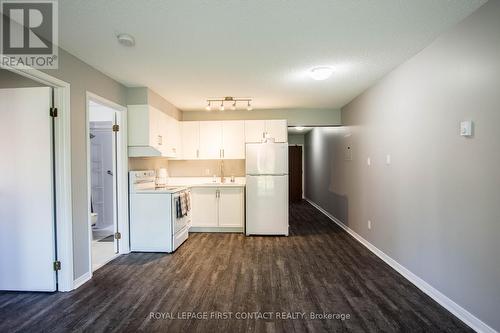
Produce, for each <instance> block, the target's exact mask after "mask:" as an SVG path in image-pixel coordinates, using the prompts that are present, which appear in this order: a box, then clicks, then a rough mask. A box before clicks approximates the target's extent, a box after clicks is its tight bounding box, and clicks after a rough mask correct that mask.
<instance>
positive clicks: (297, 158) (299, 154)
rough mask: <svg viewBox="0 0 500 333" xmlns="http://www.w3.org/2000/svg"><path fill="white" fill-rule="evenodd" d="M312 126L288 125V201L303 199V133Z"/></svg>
mask: <svg viewBox="0 0 500 333" xmlns="http://www.w3.org/2000/svg"><path fill="white" fill-rule="evenodd" d="M311 129H312V127H304V126H292V127H288V169H289V170H288V172H289V175H288V177H289V181H288V198H289V201H290V202H298V201H301V200H302V199H304V155H305V154H304V152H305V135H306V134H307V133H308V132H309V131H310V130H311Z"/></svg>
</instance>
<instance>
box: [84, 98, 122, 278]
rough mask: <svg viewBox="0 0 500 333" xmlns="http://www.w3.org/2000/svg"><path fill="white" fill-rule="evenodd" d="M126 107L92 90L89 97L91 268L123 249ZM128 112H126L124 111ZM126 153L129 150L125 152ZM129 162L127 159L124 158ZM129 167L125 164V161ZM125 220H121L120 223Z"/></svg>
mask: <svg viewBox="0 0 500 333" xmlns="http://www.w3.org/2000/svg"><path fill="white" fill-rule="evenodd" d="M122 109H123V107H120V106H115V105H113V104H112V103H111V102H108V101H105V100H103V99H102V98H99V97H98V96H95V95H92V94H89V98H88V101H87V110H88V111H87V121H88V124H87V125H88V137H87V142H88V145H87V148H88V153H87V158H88V178H89V179H88V181H89V184H88V185H89V186H88V188H89V239H90V252H91V253H90V256H89V257H90V265H91V271H92V272H93V271H95V270H97V269H99V268H100V267H102V266H104V265H105V264H107V263H108V262H110V261H111V260H113V259H114V258H116V257H117V256H118V255H119V253H120V245H121V235H122V232H121V229H122V228H121V227H120V225H121V224H123V221H122V220H123V219H126V220H128V218H127V216H125V215H123V214H121V213H120V212H121V211H123V207H121V206H123V204H120V199H122V201H123V198H122V197H120V191H122V187H123V186H122V183H123V181H120V174H122V173H123V169H124V166H123V163H122V161H124V160H126V158H125V159H124V158H123V156H122V155H123V154H124V153H125V152H124V149H122V145H121V143H123V132H122V133H120V131H121V130H123V126H120V125H121V123H122V118H123V113H124V112H123V111H122ZM125 116H126V115H125ZM125 154H126V153H125ZM125 163H126V162H125ZM125 169H126V165H125ZM120 222H122V223H120Z"/></svg>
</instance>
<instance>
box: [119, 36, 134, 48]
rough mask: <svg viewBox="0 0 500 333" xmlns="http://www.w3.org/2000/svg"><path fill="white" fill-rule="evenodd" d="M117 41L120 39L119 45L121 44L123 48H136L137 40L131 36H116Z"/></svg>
mask: <svg viewBox="0 0 500 333" xmlns="http://www.w3.org/2000/svg"><path fill="white" fill-rule="evenodd" d="M116 39H118V43H120V44H121V45H123V46H126V47H132V46H135V39H134V37H132V36H131V35H129V34H119V35H118V36H116Z"/></svg>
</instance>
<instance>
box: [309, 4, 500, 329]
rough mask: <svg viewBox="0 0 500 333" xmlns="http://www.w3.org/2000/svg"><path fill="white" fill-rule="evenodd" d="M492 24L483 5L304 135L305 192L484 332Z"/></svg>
mask: <svg viewBox="0 0 500 333" xmlns="http://www.w3.org/2000/svg"><path fill="white" fill-rule="evenodd" d="M499 18H500V2H499V1H489V2H488V3H486V4H485V5H484V6H483V7H482V8H480V9H479V10H478V11H477V12H475V13H474V14H472V15H471V16H470V17H468V18H467V19H465V20H464V21H463V22H462V23H460V24H459V25H458V26H456V27H455V28H453V29H452V30H451V31H449V32H448V33H446V34H445V35H443V36H441V37H440V38H439V39H437V40H436V41H435V42H434V43H433V44H431V45H430V46H429V47H427V48H426V49H424V50H423V51H421V52H420V53H419V54H418V55H416V56H415V57H413V58H412V59H410V60H409V61H408V62H406V63H405V64H403V65H401V66H400V67H399V68H397V69H396V70H394V71H393V72H392V73H390V74H389V75H387V76H386V77H385V78H383V79H382V80H381V81H380V82H379V83H377V84H376V85H375V86H374V87H372V88H371V89H369V90H368V91H366V92H365V93H363V94H362V95H361V96H359V97H358V98H356V99H355V100H354V101H352V102H351V103H350V104H348V105H347V106H346V107H345V108H343V110H342V121H343V123H344V125H346V127H344V128H340V129H335V130H326V129H314V130H313V131H312V132H311V133H309V134H307V136H306V154H307V158H306V161H307V165H306V174H307V177H306V181H307V184H306V196H307V197H308V198H310V199H312V200H313V201H315V202H317V203H319V204H320V205H321V206H322V207H324V208H325V209H326V210H328V211H329V212H331V213H332V214H333V215H334V216H336V217H338V218H340V219H341V220H342V221H343V222H344V223H346V224H347V225H348V226H349V227H350V228H352V229H354V230H355V231H356V232H357V233H358V234H360V235H361V236H362V237H364V238H365V239H367V240H368V241H369V242H371V243H372V244H374V245H375V246H376V247H378V248H379V249H381V250H382V251H383V252H385V253H386V254H388V255H389V256H390V257H392V258H393V259H395V260H396V261H398V262H399V263H400V264H402V265H403V266H405V267H406V268H408V269H409V270H410V271H412V272H413V273H414V274H416V275H418V276H419V277H420V278H422V279H423V280H425V281H426V282H428V283H429V284H430V285H432V286H433V287H435V288H436V289H438V290H439V291H441V292H442V293H443V294H445V295H446V296H448V297H449V298H451V299H452V300H453V301H455V302H456V303H458V304H459V305H460V306H462V307H463V308H465V309H467V310H468V311H470V312H471V313H472V314H474V315H475V316H476V317H478V318H479V319H481V320H482V321H484V322H485V323H487V324H488V325H490V326H491V327H493V328H494V329H496V330H500V316H498V309H500V265H499V259H498V258H500V242H499V236H500V171H499V170H500V168H499V165H500V130H499V129H498V125H499V124H500V56H499V55H500V19H499ZM467 119H470V120H473V121H474V124H475V134H474V137H472V138H464V137H460V136H459V123H460V121H462V120H467ZM348 146H350V147H352V151H353V155H352V156H353V158H352V161H349V160H348V158H347V157H348V156H346V153H345V150H346V149H347V148H346V147H348ZM386 154H391V156H392V164H391V165H386V164H385V158H386ZM368 157H370V158H371V160H372V166H371V167H368V166H367V162H366V160H367V158H368ZM326 180H328V181H326ZM324 184H327V185H324ZM367 220H371V221H372V229H371V230H368V228H367Z"/></svg>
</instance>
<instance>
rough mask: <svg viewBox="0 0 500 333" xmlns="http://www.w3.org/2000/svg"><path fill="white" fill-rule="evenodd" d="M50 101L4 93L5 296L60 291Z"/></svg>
mask: <svg viewBox="0 0 500 333" xmlns="http://www.w3.org/2000/svg"><path fill="white" fill-rule="evenodd" d="M50 101H51V90H50V88H18V89H0V154H1V156H3V157H4V158H5V159H4V160H2V163H0V174H1V175H2V177H1V178H0V230H1V232H0V272H1V273H0V290H25V291H55V290H56V274H55V271H54V266H53V265H54V259H55V236H54V222H55V217H54V186H53V184H54V180H53V174H52V171H53V160H52V159H53V152H52V118H51V117H50V116H49V108H50V106H51V103H50Z"/></svg>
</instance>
